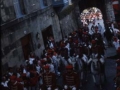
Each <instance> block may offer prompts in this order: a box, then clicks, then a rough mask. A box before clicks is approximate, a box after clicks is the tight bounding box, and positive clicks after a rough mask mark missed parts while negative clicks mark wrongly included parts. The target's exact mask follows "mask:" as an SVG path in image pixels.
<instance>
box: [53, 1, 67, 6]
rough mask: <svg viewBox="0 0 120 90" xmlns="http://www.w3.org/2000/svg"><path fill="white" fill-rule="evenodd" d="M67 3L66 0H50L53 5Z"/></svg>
mask: <svg viewBox="0 0 120 90" xmlns="http://www.w3.org/2000/svg"><path fill="white" fill-rule="evenodd" d="M65 4H68V0H52V5H53V7H61V6H64V5H65Z"/></svg>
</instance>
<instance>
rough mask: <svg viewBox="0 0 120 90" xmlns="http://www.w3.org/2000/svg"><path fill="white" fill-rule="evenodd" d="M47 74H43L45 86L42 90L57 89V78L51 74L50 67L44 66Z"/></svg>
mask: <svg viewBox="0 0 120 90" xmlns="http://www.w3.org/2000/svg"><path fill="white" fill-rule="evenodd" d="M44 70H45V72H44V73H43V75H42V77H43V85H42V90H46V89H47V90H54V88H55V87H56V76H55V73H52V72H50V67H49V65H46V66H44Z"/></svg>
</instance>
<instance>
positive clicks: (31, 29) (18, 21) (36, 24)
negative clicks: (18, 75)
mask: <svg viewBox="0 0 120 90" xmlns="http://www.w3.org/2000/svg"><path fill="white" fill-rule="evenodd" d="M17 1H18V0H9V1H8V0H3V2H2V3H0V5H2V6H3V7H2V13H1V20H2V24H1V27H2V30H1V56H2V57H1V58H2V59H1V62H2V73H5V71H6V70H7V68H8V67H16V66H19V65H20V64H23V63H24V62H25V58H24V54H23V49H22V44H21V38H23V37H24V36H26V35H28V34H31V39H32V44H33V45H32V51H33V52H34V53H35V54H36V55H37V56H38V57H40V56H41V54H42V52H43V50H44V49H45V46H44V41H43V37H42V31H43V30H45V29H46V28H47V27H49V26H50V25H51V26H52V31H53V36H54V39H55V41H60V40H61V39H62V33H63V36H66V35H68V34H69V33H70V32H72V31H74V30H77V29H78V26H77V22H76V17H75V15H74V11H72V12H71V13H70V14H69V15H67V16H66V17H64V18H63V19H61V20H59V18H58V15H57V14H56V13H55V11H54V9H53V7H52V6H51V2H50V1H49V0H47V1H49V2H48V3H47V4H48V6H44V5H42V4H41V3H40V4H39V1H40V2H43V1H42V0H31V1H30V2H28V1H29V0H24V1H25V2H24V4H25V10H26V13H24V14H22V13H21V12H16V11H17V10H20V8H18V7H17V9H16V10H15V5H14V2H17ZM31 4H32V5H33V4H35V5H33V6H34V7H33V8H32V6H31ZM6 8H7V9H6ZM8 11H9V12H8ZM53 14H54V15H53ZM37 33H39V34H40V38H39V39H36V34H37ZM39 44H40V47H38V45H39Z"/></svg>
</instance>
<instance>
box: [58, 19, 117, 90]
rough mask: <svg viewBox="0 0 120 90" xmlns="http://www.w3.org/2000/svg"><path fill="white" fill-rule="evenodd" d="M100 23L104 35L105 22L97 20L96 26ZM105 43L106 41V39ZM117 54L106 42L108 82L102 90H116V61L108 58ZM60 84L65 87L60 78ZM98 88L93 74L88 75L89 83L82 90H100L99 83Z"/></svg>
mask: <svg viewBox="0 0 120 90" xmlns="http://www.w3.org/2000/svg"><path fill="white" fill-rule="evenodd" d="M97 23H100V24H101V25H102V28H103V29H102V31H101V33H102V34H103V32H104V30H105V28H104V24H103V20H97V21H96V24H97ZM91 25H92V23H90V24H89V29H90V27H91ZM104 40H105V42H106V39H105V38H104ZM115 54H116V51H115V48H114V46H113V47H108V46H107V42H106V51H105V74H106V81H105V82H104V83H103V85H102V90H116V89H115V87H114V81H113V79H114V77H115V76H116V62H115V60H116V59H108V58H107V57H110V56H114V55H115ZM58 84H59V85H60V86H63V83H62V77H59V78H58ZM97 84H98V85H97V86H95V84H94V82H93V78H92V75H91V74H88V77H87V82H86V83H84V85H83V87H82V88H81V90H100V87H99V83H98V82H97Z"/></svg>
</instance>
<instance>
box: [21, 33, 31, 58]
mask: <svg viewBox="0 0 120 90" xmlns="http://www.w3.org/2000/svg"><path fill="white" fill-rule="evenodd" d="M21 44H22V50H23V54H24V58H25V60H28V56H29V55H30V52H32V51H33V44H32V39H31V34H28V35H26V36H24V37H22V38H21Z"/></svg>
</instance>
